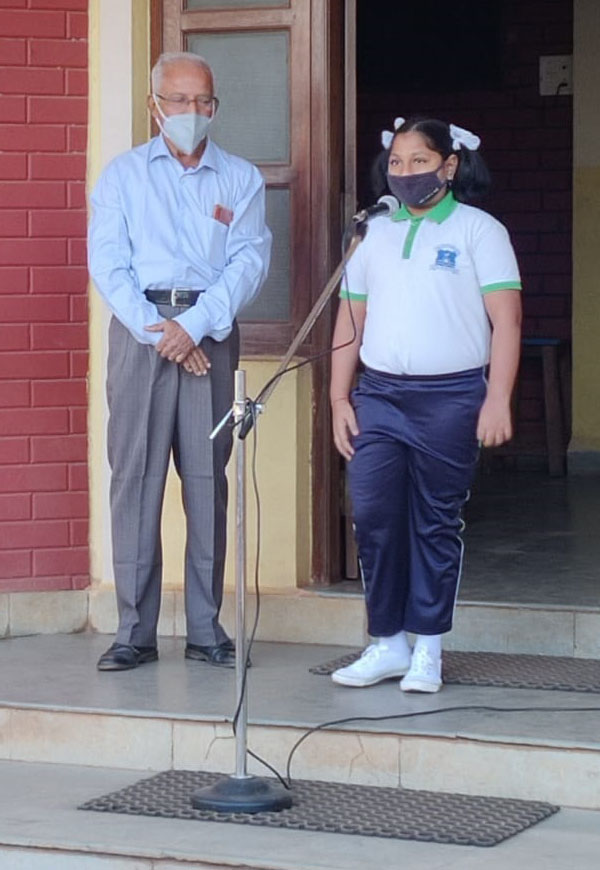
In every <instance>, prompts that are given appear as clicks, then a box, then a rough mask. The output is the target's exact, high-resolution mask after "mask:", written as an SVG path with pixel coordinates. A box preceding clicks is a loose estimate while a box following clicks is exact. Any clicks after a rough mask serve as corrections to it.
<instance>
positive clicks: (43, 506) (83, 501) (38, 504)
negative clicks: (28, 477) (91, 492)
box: [33, 492, 89, 520]
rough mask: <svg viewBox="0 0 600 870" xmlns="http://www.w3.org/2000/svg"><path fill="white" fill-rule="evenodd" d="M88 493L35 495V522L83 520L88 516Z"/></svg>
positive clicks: (45, 493)
mask: <svg viewBox="0 0 600 870" xmlns="http://www.w3.org/2000/svg"><path fill="white" fill-rule="evenodd" d="M88 501H89V500H88V494H87V492H44V493H34V496H33V518H34V520H61V519H75V518H77V519H83V518H85V517H87V515H88Z"/></svg>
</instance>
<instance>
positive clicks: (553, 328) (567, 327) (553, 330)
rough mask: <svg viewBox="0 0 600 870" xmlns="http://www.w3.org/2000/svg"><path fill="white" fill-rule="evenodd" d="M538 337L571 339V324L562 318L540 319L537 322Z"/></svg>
mask: <svg viewBox="0 0 600 870" xmlns="http://www.w3.org/2000/svg"><path fill="white" fill-rule="evenodd" d="M537 334H538V335H552V336H553V337H554V338H564V339H566V340H570V338H571V322H570V320H564V319H562V318H557V317H554V318H551V317H540V319H539V320H538V322H537Z"/></svg>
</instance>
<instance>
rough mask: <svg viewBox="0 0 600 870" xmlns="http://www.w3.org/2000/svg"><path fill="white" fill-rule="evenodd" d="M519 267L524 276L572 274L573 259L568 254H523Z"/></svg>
mask: <svg viewBox="0 0 600 870" xmlns="http://www.w3.org/2000/svg"><path fill="white" fill-rule="evenodd" d="M519 265H520V266H521V270H522V272H523V274H524V275H527V274H529V273H531V274H533V275H536V274H538V275H558V274H563V275H570V274H571V257H570V256H569V255H568V254H522V255H521V256H520V257H519Z"/></svg>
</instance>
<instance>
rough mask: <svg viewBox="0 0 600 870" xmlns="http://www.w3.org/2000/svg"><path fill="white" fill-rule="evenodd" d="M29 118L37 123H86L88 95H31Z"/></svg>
mask: <svg viewBox="0 0 600 870" xmlns="http://www.w3.org/2000/svg"><path fill="white" fill-rule="evenodd" d="M29 120H30V121H33V122H34V123H37V124H61V123H64V124H86V123H87V97H71V96H69V97H30V98H29Z"/></svg>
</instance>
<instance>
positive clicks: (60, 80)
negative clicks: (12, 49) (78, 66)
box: [0, 13, 64, 94]
mask: <svg viewBox="0 0 600 870" xmlns="http://www.w3.org/2000/svg"><path fill="white" fill-rule="evenodd" d="M0 14H1V13H0ZM0 32H2V24H1V23H0ZM0 91H2V92H3V93H5V94H62V93H63V91H64V74H63V71H62V70H55V69H33V68H30V67H14V66H7V67H0Z"/></svg>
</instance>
